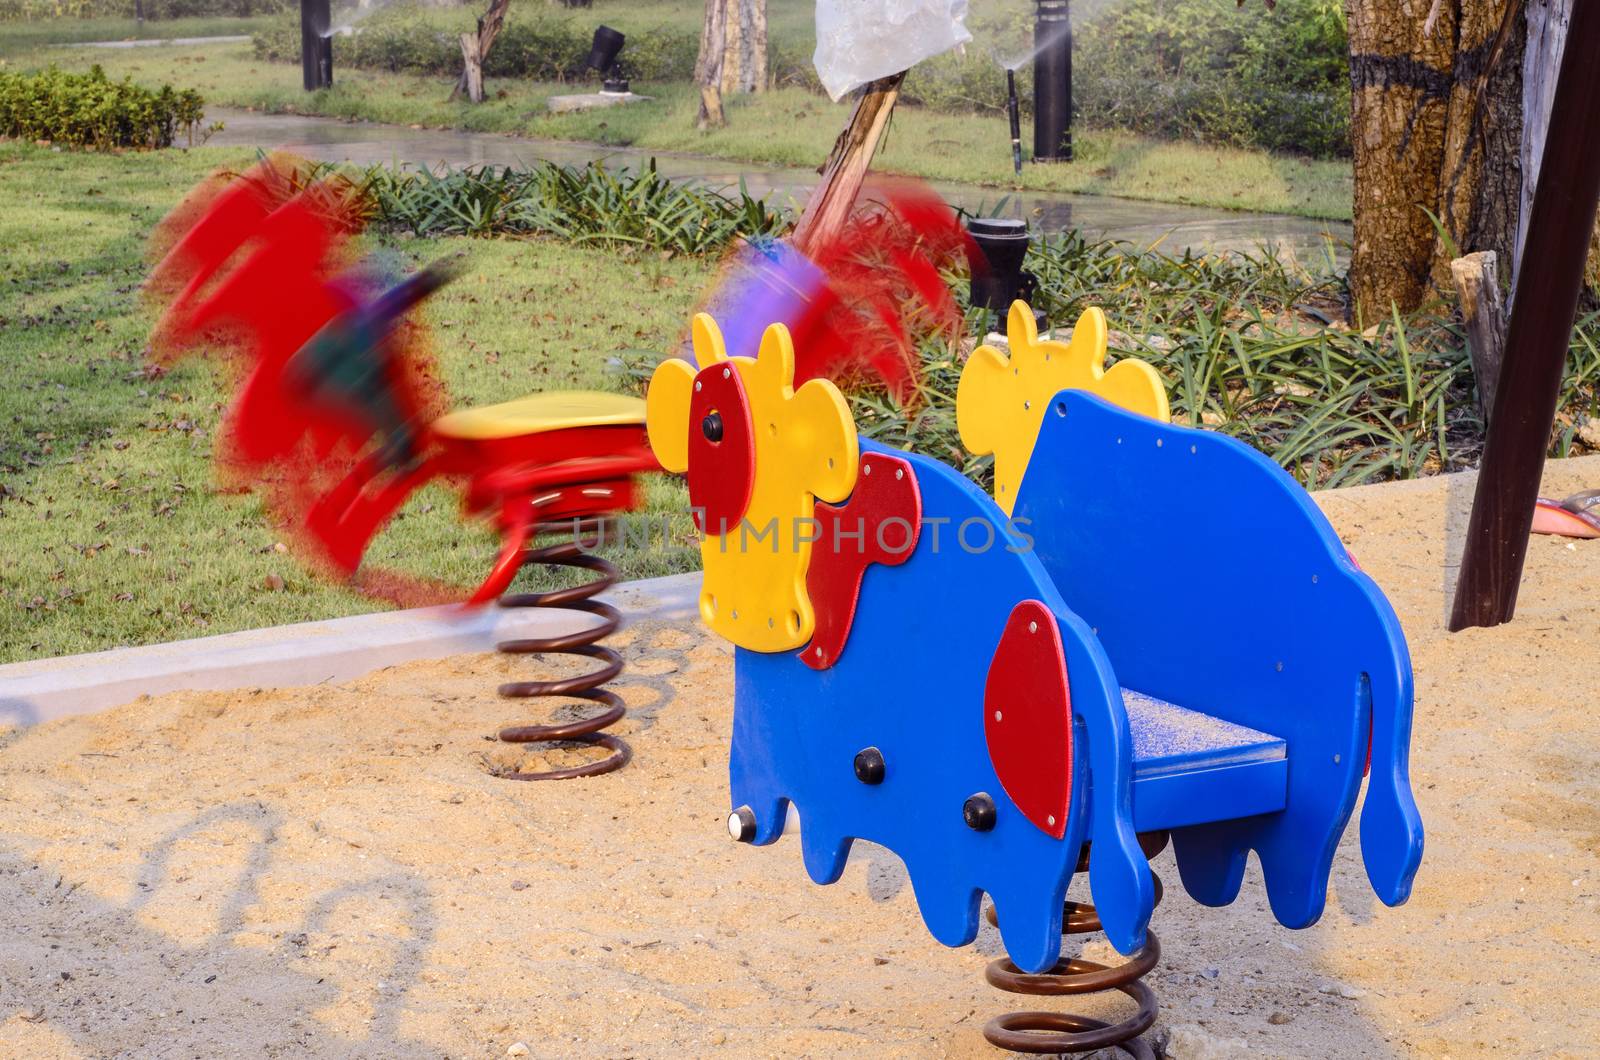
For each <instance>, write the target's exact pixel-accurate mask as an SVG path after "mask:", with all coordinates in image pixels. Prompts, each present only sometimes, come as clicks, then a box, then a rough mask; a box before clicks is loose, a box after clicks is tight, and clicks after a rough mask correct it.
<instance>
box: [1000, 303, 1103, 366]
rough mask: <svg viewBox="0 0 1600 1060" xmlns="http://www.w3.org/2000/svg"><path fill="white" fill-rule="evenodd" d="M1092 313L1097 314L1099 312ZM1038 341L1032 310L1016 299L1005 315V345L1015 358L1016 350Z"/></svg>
mask: <svg viewBox="0 0 1600 1060" xmlns="http://www.w3.org/2000/svg"><path fill="white" fill-rule="evenodd" d="M1093 312H1096V313H1098V312H1099V310H1098V309H1096V310H1093ZM1101 323H1102V325H1103V324H1104V323H1105V321H1104V319H1102V320H1101ZM1102 330H1103V328H1102ZM1038 341H1039V322H1038V321H1037V320H1035V319H1034V317H1033V310H1032V309H1030V308H1028V303H1027V302H1024V301H1023V300H1022V299H1020V298H1018V299H1016V300H1015V301H1014V302H1012V303H1011V310H1010V312H1008V313H1007V314H1006V343H1007V344H1008V345H1009V346H1010V347H1011V352H1012V355H1013V356H1015V355H1016V351H1017V350H1019V349H1022V348H1023V347H1026V346H1032V345H1033V344H1034V343H1036V342H1038Z"/></svg>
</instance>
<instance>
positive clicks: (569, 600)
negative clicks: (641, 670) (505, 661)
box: [495, 519, 633, 780]
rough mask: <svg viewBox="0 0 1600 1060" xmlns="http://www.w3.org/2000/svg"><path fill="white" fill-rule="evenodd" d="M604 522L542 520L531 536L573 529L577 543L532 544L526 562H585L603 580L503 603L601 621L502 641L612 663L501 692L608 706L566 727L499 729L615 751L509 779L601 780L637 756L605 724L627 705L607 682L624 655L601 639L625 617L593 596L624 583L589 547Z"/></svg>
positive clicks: (512, 684) (510, 647) (503, 645)
mask: <svg viewBox="0 0 1600 1060" xmlns="http://www.w3.org/2000/svg"><path fill="white" fill-rule="evenodd" d="M605 525H606V524H605V522H604V520H601V519H581V520H566V521H563V522H555V523H539V524H538V525H536V526H534V527H533V529H532V530H531V531H530V534H529V540H530V541H531V542H537V540H538V539H539V537H541V536H543V535H548V534H553V533H557V532H562V533H570V534H571V535H572V540H570V541H560V542H557V543H555V544H552V545H537V544H530V545H529V546H528V547H527V548H525V549H523V552H522V563H523V564H524V565H525V564H529V563H538V564H543V565H546V566H552V567H580V568H583V569H584V570H591V571H594V572H596V573H597V574H598V575H599V577H597V578H595V579H593V580H592V581H587V582H583V583H582V584H579V585H574V586H569V587H568V588H565V589H552V590H549V591H547V592H542V593H507V594H506V595H504V596H502V597H500V606H501V607H554V608H561V609H562V610H567V611H587V612H588V613H589V614H591V615H595V616H597V617H599V618H600V620H601V621H600V624H599V625H597V626H594V627H593V628H591V629H585V630H581V631H579V632H577V633H568V634H566V635H565V636H560V637H525V638H522V639H519V640H505V641H501V642H500V643H499V644H497V645H495V648H496V649H497V650H499V651H502V652H505V653H507V654H509V655H532V654H540V653H546V654H552V655H581V656H584V657H585V658H589V659H598V660H600V661H601V662H602V663H604V664H605V665H604V666H602V667H601V668H600V669H598V670H594V671H592V672H590V673H586V674H580V675H578V676H577V677H568V678H565V679H563V680H559V681H508V682H507V683H505V684H503V685H501V686H500V689H499V691H500V694H501V695H502V696H505V697H507V698H509V699H533V698H541V697H545V696H558V697H561V698H564V699H586V700H589V701H590V702H593V703H603V704H605V706H606V709H605V710H603V711H601V712H600V713H599V714H596V715H594V716H593V717H589V718H582V719H580V720H578V721H572V722H568V723H566V724H563V725H513V726H510V727H508V728H504V729H501V730H500V733H499V737H500V739H501V740H504V741H506V742H507V743H556V742H567V743H579V744H590V745H593V746H597V747H605V748H608V749H609V750H610V751H611V752H612V753H611V754H610V755H608V756H607V757H605V758H602V759H600V760H598V761H595V762H587V763H585V764H583V765H580V766H571V767H569V768H566V769H550V770H546V771H544V772H541V773H523V772H510V773H500V774H498V775H499V776H501V777H503V778H504V779H506V780H567V779H569V778H572V777H594V776H599V775H600V774H602V773H610V772H611V771H612V770H615V769H621V768H622V767H623V766H625V765H627V764H628V760H629V759H631V758H632V757H633V749H632V748H630V747H629V746H628V745H627V743H625V742H624V741H623V740H622V739H620V738H619V737H616V736H612V735H610V734H609V733H604V732H601V731H600V730H601V729H605V728H609V727H610V726H612V725H615V724H616V723H617V722H618V721H621V720H622V717H623V715H624V714H626V713H627V711H628V708H627V705H626V704H625V703H623V702H622V697H621V696H619V695H617V694H616V693H615V692H613V691H611V690H610V689H608V688H604V687H602V686H603V685H606V684H608V683H609V682H611V681H613V680H615V679H616V677H617V675H619V674H621V673H622V656H621V655H618V654H617V653H616V651H614V650H613V649H611V648H607V647H605V646H603V645H601V644H600V643H599V642H600V641H602V640H604V639H605V638H607V637H609V636H610V635H611V634H613V633H615V632H616V631H617V627H618V626H620V625H621V624H622V614H621V612H619V611H618V610H617V609H616V608H614V607H612V606H611V605H610V604H607V603H602V602H601V601H599V600H595V599H593V597H595V596H598V595H599V594H600V593H603V592H605V591H606V590H607V589H609V588H610V587H611V586H612V585H615V584H616V581H617V568H616V567H614V566H612V565H611V564H610V563H608V562H606V561H605V560H604V559H602V558H601V557H599V556H596V555H594V554H593V553H591V552H589V551H588V549H590V548H593V547H594V546H595V545H596V544H597V543H598V541H599V539H600V536H601V535H603V534H604V531H605Z"/></svg>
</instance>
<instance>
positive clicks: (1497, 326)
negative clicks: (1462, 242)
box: [1450, 250, 1506, 423]
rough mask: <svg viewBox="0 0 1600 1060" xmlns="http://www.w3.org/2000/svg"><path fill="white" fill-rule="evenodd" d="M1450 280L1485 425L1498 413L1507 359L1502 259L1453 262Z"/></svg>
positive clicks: (1486, 255)
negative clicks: (1502, 369) (1502, 370)
mask: <svg viewBox="0 0 1600 1060" xmlns="http://www.w3.org/2000/svg"><path fill="white" fill-rule="evenodd" d="M1450 279H1451V280H1452V281H1453V282H1454V283H1455V288H1456V296H1457V298H1459V299H1460V302H1461V318H1462V320H1464V321H1465V322H1466V325H1467V351H1468V352H1469V353H1470V354H1471V355H1472V376H1473V378H1474V379H1476V380H1477V381H1478V410H1479V411H1480V412H1482V413H1483V422H1484V423H1488V422H1489V416H1490V414H1491V413H1493V412H1494V392H1495V387H1496V385H1497V384H1498V383H1499V381H1500V362H1501V361H1502V360H1503V359H1504V357H1505V348H1506V309H1505V299H1504V298H1503V297H1502V296H1501V294H1500V276H1499V256H1498V255H1496V254H1495V252H1494V251H1492V250H1480V251H1478V252H1477V253H1476V254H1468V255H1467V256H1466V257H1464V258H1457V259H1455V260H1454V261H1452V262H1451V263H1450Z"/></svg>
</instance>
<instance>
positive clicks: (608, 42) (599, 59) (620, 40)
mask: <svg viewBox="0 0 1600 1060" xmlns="http://www.w3.org/2000/svg"><path fill="white" fill-rule="evenodd" d="M627 39H628V38H627V37H626V36H625V35H624V34H621V33H618V32H617V31H616V30H614V29H612V28H611V27H610V26H601V27H600V28H599V29H597V30H595V31H594V43H593V44H592V45H591V46H590V48H589V66H590V68H591V69H594V70H599V71H600V73H601V75H602V76H603V77H604V79H605V80H604V82H603V83H602V85H601V91H602V92H626V91H628V79H627V78H625V77H623V76H622V66H621V64H620V63H619V62H618V60H617V56H618V55H620V54H621V52H622V45H623V44H624V43H626V41H627Z"/></svg>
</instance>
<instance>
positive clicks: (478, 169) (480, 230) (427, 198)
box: [273, 161, 790, 254]
mask: <svg viewBox="0 0 1600 1060" xmlns="http://www.w3.org/2000/svg"><path fill="white" fill-rule="evenodd" d="M273 172H274V174H275V179H277V180H278V181H281V182H282V191H283V193H284V194H292V193H294V192H297V191H299V190H301V189H304V188H306V187H308V186H311V185H313V182H317V181H320V182H321V184H320V185H318V187H320V188H321V189H322V192H321V194H323V195H324V196H325V197H326V198H325V200H324V201H325V205H326V208H327V209H328V210H329V211H330V212H331V213H333V214H335V215H338V216H353V217H356V218H359V219H360V220H361V221H362V222H364V223H365V224H367V225H370V226H375V227H377V228H379V229H388V230H390V231H400V232H407V233H409V234H411V235H414V236H447V235H468V236H506V235H512V236H518V235H521V236H530V235H532V236H550V237H554V238H557V239H563V240H567V241H569V242H573V243H592V244H599V245H601V246H611V247H621V248H637V249H647V250H662V251H670V252H672V253H677V254H715V253H719V252H721V251H723V250H726V249H727V248H728V247H729V246H731V245H732V244H733V243H734V242H735V241H736V240H739V239H752V238H758V237H761V236H771V235H775V234H777V233H778V232H779V231H781V230H782V229H784V228H786V227H788V225H789V222H790V218H789V217H788V216H787V215H785V214H784V213H783V212H782V211H781V210H777V209H773V208H771V207H769V206H768V205H767V203H766V201H765V200H764V199H756V198H753V197H751V196H750V195H749V194H748V193H747V192H746V191H745V190H744V188H743V187H740V188H739V189H737V191H724V190H719V189H716V188H712V187H707V186H705V185H702V184H699V183H697V182H693V181H678V180H671V179H669V178H667V177H664V176H662V175H661V174H660V173H658V172H657V171H656V167H655V163H654V161H652V162H651V163H650V164H649V165H648V166H646V167H645V168H644V169H639V170H635V169H628V168H622V169H608V168H606V166H605V165H603V164H602V163H600V162H592V163H590V164H589V165H586V166H564V165H560V164H559V163H555V162H539V163H537V164H536V165H534V166H532V167H528V168H518V167H512V166H475V167H469V168H465V169H457V170H450V171H448V172H446V173H444V174H443V175H440V174H436V173H434V172H433V171H431V170H429V169H426V168H417V169H413V168H409V167H403V168H400V169H395V168H392V167H390V166H382V165H377V166H371V167H369V168H367V169H365V170H350V169H347V168H345V167H341V166H335V165H328V164H325V163H306V164H301V165H298V166H295V167H291V168H288V169H277V170H274V171H273Z"/></svg>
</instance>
